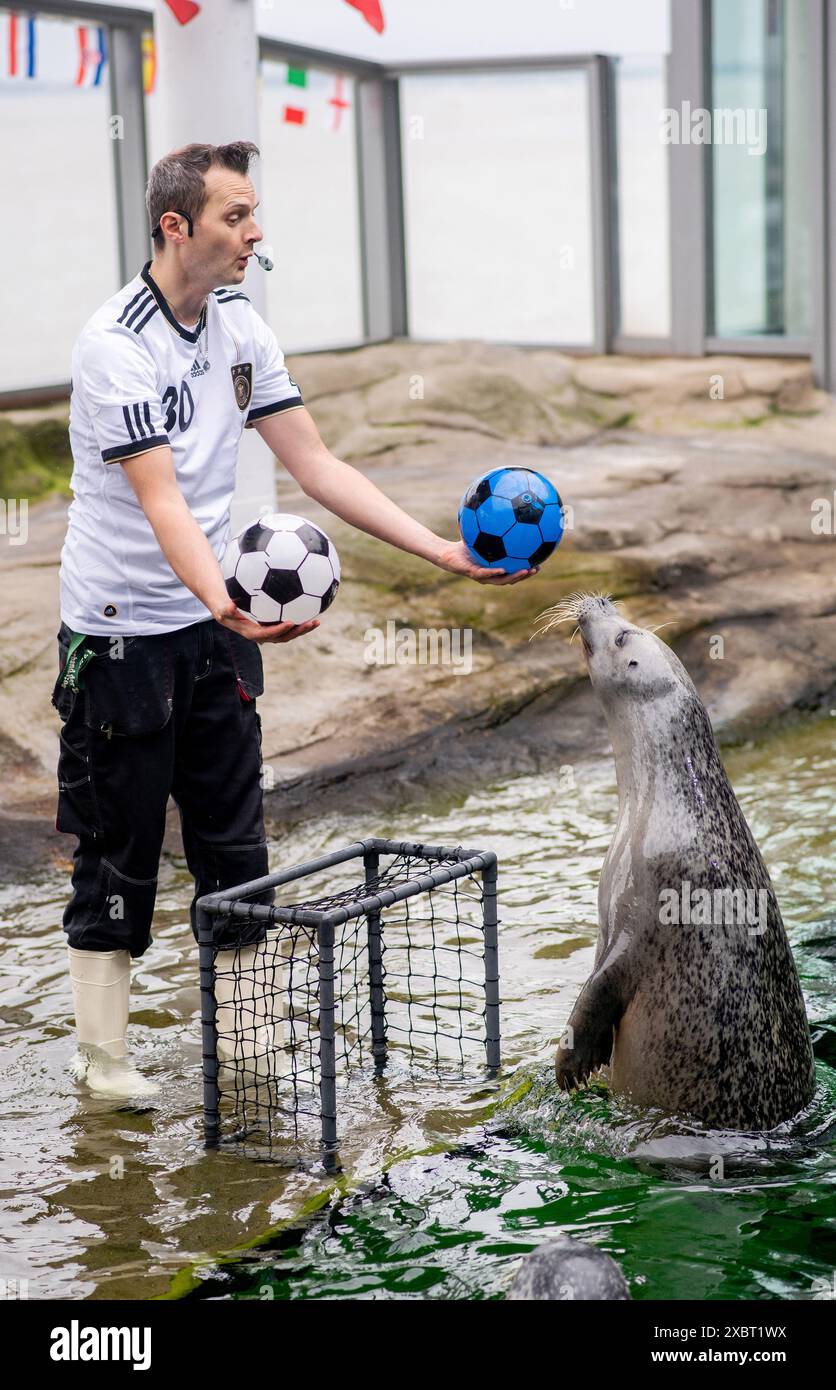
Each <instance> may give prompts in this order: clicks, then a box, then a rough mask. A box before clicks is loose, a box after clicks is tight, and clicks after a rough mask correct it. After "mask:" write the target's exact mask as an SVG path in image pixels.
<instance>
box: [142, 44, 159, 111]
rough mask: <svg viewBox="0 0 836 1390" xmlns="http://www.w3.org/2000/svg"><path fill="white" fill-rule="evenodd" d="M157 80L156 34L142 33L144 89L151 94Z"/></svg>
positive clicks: (147, 94)
mask: <svg viewBox="0 0 836 1390" xmlns="http://www.w3.org/2000/svg"><path fill="white" fill-rule="evenodd" d="M156 81H157V50H156V47H155V46H154V35H153V34H143V35H142V90H143V92H144V93H145V95H146V96H149V95H150V93H151V92H153V90H154V84H155V83H156Z"/></svg>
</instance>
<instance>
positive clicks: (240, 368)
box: [230, 362, 253, 410]
mask: <svg viewBox="0 0 836 1390" xmlns="http://www.w3.org/2000/svg"><path fill="white" fill-rule="evenodd" d="M230 371H231V372H232V384H233V386H234V387H235V399H236V401H237V402H238V409H239V410H246V409H247V406H248V405H249V403H250V397H251V395H252V393H253V364H252V362H236V363H235V366H234V367H230Z"/></svg>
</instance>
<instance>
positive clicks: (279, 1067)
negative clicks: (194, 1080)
mask: <svg viewBox="0 0 836 1390" xmlns="http://www.w3.org/2000/svg"><path fill="white" fill-rule="evenodd" d="M283 964H284V962H283V958H282V956H281V954H280V952H279V949H278V945H277V943H276V942H275V941H270V940H267V941H262V942H259V943H258V945H256V946H242V947H241V948H240V949H239V948H237V947H236V948H235V949H233V950H231V951H218V952H217V954H216V956H215V1001H216V1004H217V1010H216V1014H215V1025H216V1027H217V1030H218V1062H219V1063H220V1069H219V1076H218V1079H219V1081H220V1083H221V1088H222V1089H223V1088H224V1086H225V1085H226V1086H230V1087H232V1088H233V1089H238V1088H239V1087H241V1086H245V1085H247V1084H249V1085H258V1084H259V1083H263V1082H264V1081H270V1080H274V1079H276V1078H278V1077H280V1076H285V1075H287V1073H288V1072H289V1071H290V1059H289V1058H288V1056H287V1054H286V1053H285V1052H284V1051H283V1048H284V1042H285V1033H284V1025H283V1023H282V1019H281V1009H282V994H283V990H284V971H283Z"/></svg>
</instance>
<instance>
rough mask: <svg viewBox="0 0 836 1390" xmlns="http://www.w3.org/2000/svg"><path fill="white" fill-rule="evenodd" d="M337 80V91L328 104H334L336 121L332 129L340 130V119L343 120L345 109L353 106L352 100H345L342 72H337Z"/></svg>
mask: <svg viewBox="0 0 836 1390" xmlns="http://www.w3.org/2000/svg"><path fill="white" fill-rule="evenodd" d="M335 82H336V90H335V92H334V95H333V96H332V97H329V98H328V105H329V106H333V108H334V123H333V125H332V126H331V129H332V130H339V128H340V121H341V119H342V114H343V111H347V110H348V109H349V107H350V106H351V102H350V101H345V100H344V98H343V77H342V73H337V76H336V78H335Z"/></svg>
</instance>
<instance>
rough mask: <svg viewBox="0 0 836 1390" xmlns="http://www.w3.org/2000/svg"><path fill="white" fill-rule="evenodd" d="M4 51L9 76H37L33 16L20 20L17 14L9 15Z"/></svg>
mask: <svg viewBox="0 0 836 1390" xmlns="http://www.w3.org/2000/svg"><path fill="white" fill-rule="evenodd" d="M6 51H7V55H8V62H7V68H6V71H7V73H8V75H9V77H37V75H38V74H37V56H36V52H35V19H34V16H32V15H30V16H29V18H28V19H24V20H21V18H20V16H19V15H17V14H10V15H9V34H8V44H7V49H6Z"/></svg>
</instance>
